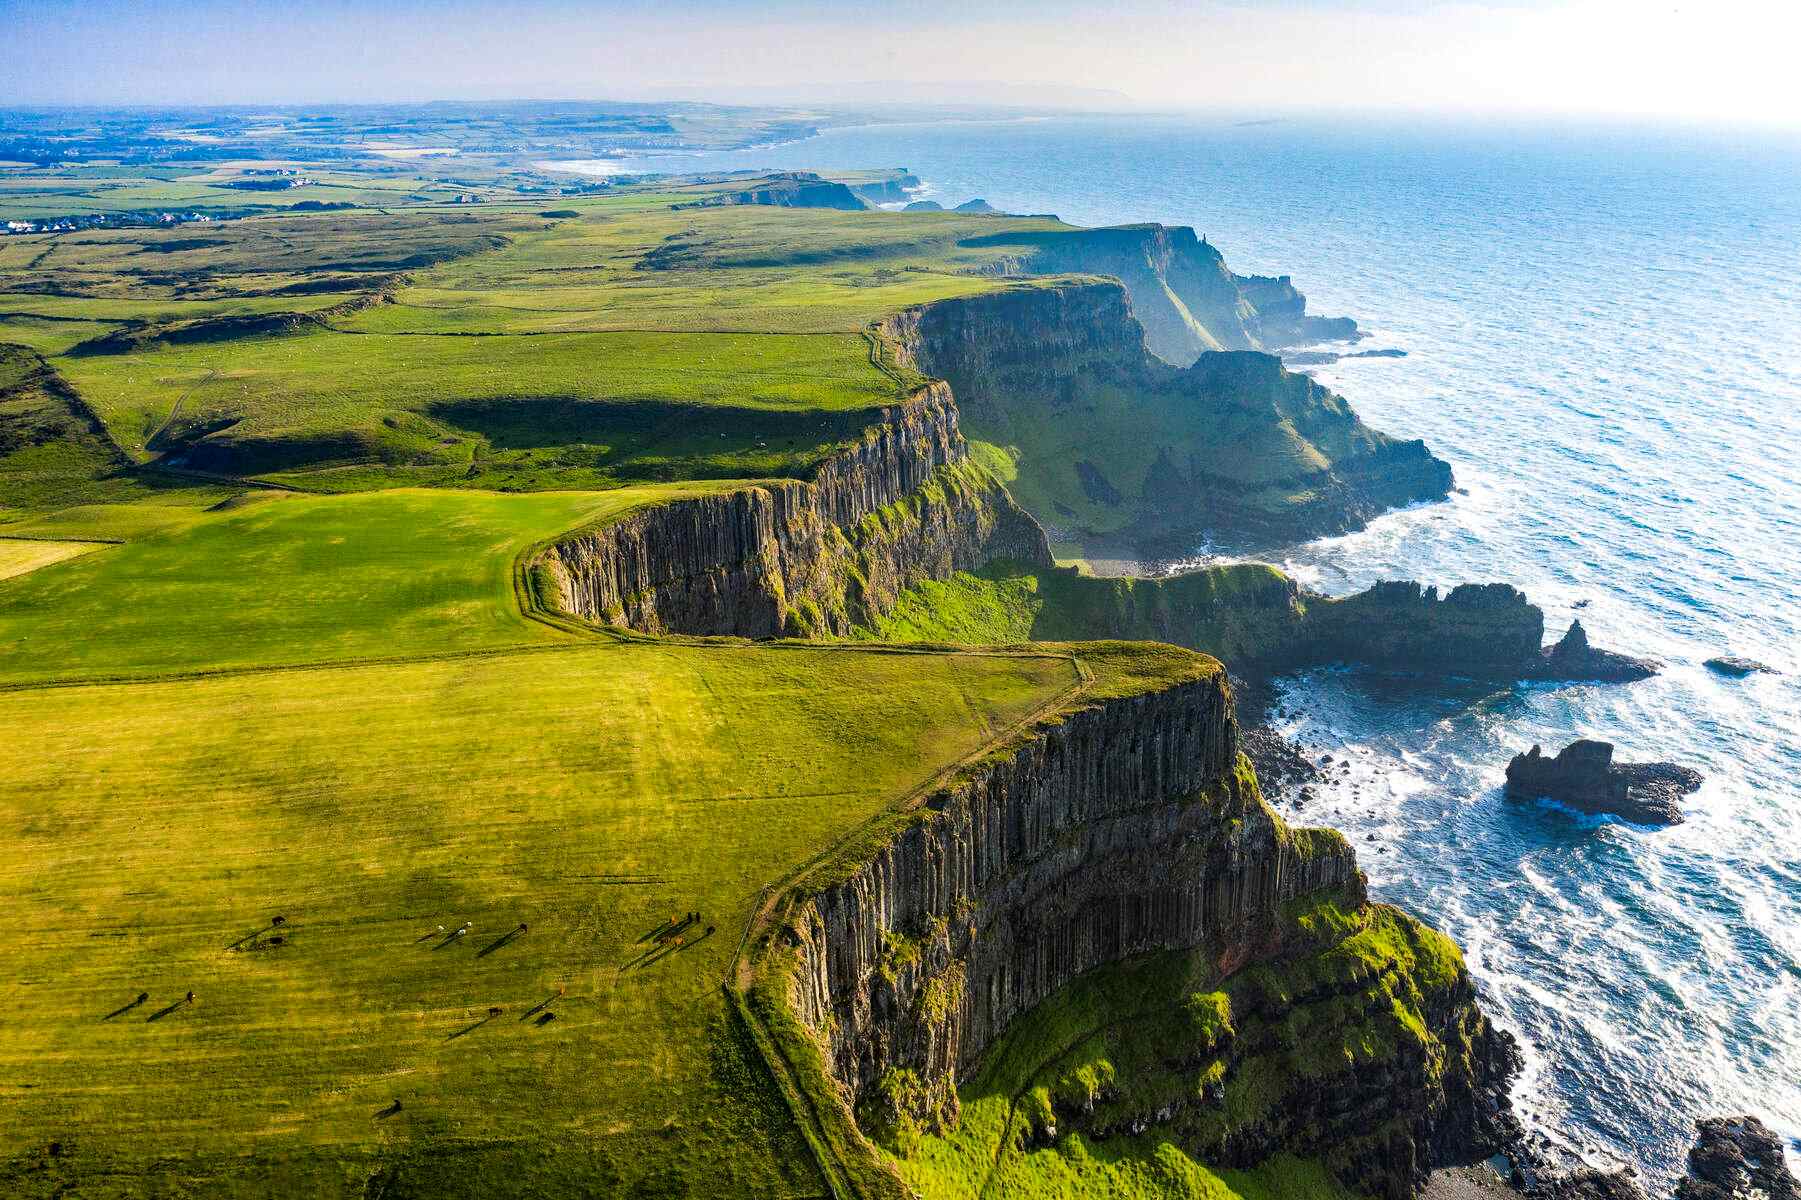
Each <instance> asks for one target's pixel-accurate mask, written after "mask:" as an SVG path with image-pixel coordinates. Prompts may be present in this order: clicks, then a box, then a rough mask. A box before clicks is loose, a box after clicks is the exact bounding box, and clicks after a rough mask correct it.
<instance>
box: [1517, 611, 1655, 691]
mask: <svg viewBox="0 0 1801 1200" xmlns="http://www.w3.org/2000/svg"><path fill="white" fill-rule="evenodd" d="M1539 658H1540V666H1539V669H1538V672H1537V675H1536V677H1537V678H1539V679H1581V680H1591V681H1594V682H1597V683H1631V682H1632V681H1633V680H1636V679H1649V678H1650V677H1651V676H1653V675H1655V674H1657V672H1658V671H1659V670H1661V669H1662V664H1661V663H1659V662H1657V661H1656V660H1655V659H1650V658H1634V657H1633V656H1631V655H1629V654H1620V653H1618V652H1616V651H1613V650H1602V649H1599V648H1597V647H1594V646H1591V645H1589V643H1588V631H1587V630H1586V629H1584V628H1582V622H1581V621H1580V620H1576V621H1571V622H1570V627H1569V629H1568V630H1567V631H1566V632H1565V633H1564V635H1563V636H1562V637H1561V638H1559V639H1558V640H1557V644H1556V645H1554V646H1549V647H1546V648H1545V650H1544V652H1543V653H1542V654H1541V655H1540V656H1539Z"/></svg>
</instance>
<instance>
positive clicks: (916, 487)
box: [538, 384, 1049, 638]
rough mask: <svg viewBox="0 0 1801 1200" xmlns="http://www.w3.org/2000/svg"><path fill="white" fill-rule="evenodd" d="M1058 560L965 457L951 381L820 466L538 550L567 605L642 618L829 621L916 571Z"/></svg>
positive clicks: (647, 624)
mask: <svg viewBox="0 0 1801 1200" xmlns="http://www.w3.org/2000/svg"><path fill="white" fill-rule="evenodd" d="M995 557H1005V558H1009V559H1013V558H1021V559H1024V560H1026V561H1033V562H1037V563H1040V564H1042V565H1047V566H1048V565H1049V552H1048V550H1047V549H1046V547H1045V544H1044V534H1043V531H1042V530H1040V529H1039V528H1038V527H1037V525H1036V524H1034V523H1033V522H1032V520H1031V518H1030V517H1028V516H1026V515H1025V514H1024V513H1023V512H1021V511H1020V510H1019V509H1018V508H1016V507H1015V506H1014V505H1013V502H1012V500H1011V498H1010V497H1009V496H1008V495H1007V492H1006V489H1005V488H1003V487H1001V486H1000V485H999V484H998V483H997V482H995V481H994V480H993V479H992V477H990V476H988V475H987V474H986V473H985V472H983V471H981V470H980V469H979V468H977V467H976V466H975V465H974V464H973V463H971V462H969V460H968V457H967V454H966V448H965V445H964V442H963V438H962V435H961V433H960V432H959V430H958V425H957V409H956V406H955V404H954V403H953V402H952V400H951V397H950V393H949V391H948V389H946V388H945V387H944V385H942V384H935V385H932V386H930V387H927V388H925V389H924V390H922V391H921V392H920V393H919V394H918V395H916V396H915V397H914V398H913V399H912V400H911V401H909V402H908V403H907V404H905V405H901V406H897V407H895V408H893V409H888V410H883V411H881V412H880V413H879V414H878V415H877V420H876V422H875V423H874V424H873V425H871V426H870V429H869V431H868V433H867V434H866V435H865V437H864V438H863V440H862V441H861V442H860V443H859V444H858V445H856V446H854V447H852V448H850V449H848V450H846V451H843V452H841V453H839V454H837V455H834V456H833V457H831V458H829V459H827V460H826V462H825V463H824V464H822V465H821V466H820V468H819V469H818V470H817V471H816V473H815V475H814V477H813V479H811V480H809V481H805V482H802V481H794V482H778V483H769V484H761V485H756V486H752V487H742V488H737V489H734V490H730V491H722V492H720V493H718V494H715V495H707V496H698V497H695V498H693V499H685V500H677V501H673V502H671V503H667V504H662V505H659V506H656V507H654V508H648V509H645V510H643V511H641V512H639V513H636V514H634V515H631V516H627V517H625V518H623V519H621V520H618V521H615V522H613V523H611V524H609V525H606V526H604V527H602V528H599V529H594V530H590V531H587V532H583V533H579V534H575V535H571V536H569V537H565V538H563V539H561V540H560V541H559V542H557V543H556V544H555V545H553V546H552V547H550V548H549V549H548V550H547V551H546V552H545V554H544V555H543V556H542V558H541V559H540V562H539V564H538V570H539V572H540V576H541V578H542V580H543V584H542V594H543V595H544V596H545V598H546V599H548V600H550V601H552V602H553V603H554V605H555V607H557V608H560V609H561V610H562V611H565V612H569V613H573V614H575V615H577V616H581V617H585V618H588V619H590V620H596V621H602V622H606V623H608V624H614V625H623V626H627V627H630V628H632V629H636V630H640V631H642V632H645V633H655V634H662V633H687V634H734V635H738V636H743V637H756V638H767V637H776V636H781V635H795V636H830V635H841V634H845V633H848V632H849V631H850V630H851V628H852V627H853V626H854V625H857V624H861V623H866V622H867V621H868V620H869V619H870V616H871V615H872V614H874V613H879V612H881V611H884V610H885V608H886V606H887V605H888V604H890V603H892V602H893V599H894V597H895V596H896V595H897V594H898V593H899V592H900V591H901V590H902V589H903V588H905V587H908V586H910V585H912V584H915V583H918V582H920V581H921V580H923V579H942V578H944V577H946V576H948V575H950V574H951V573H952V572H954V571H958V570H970V569H973V568H976V567H979V566H981V565H982V564H983V563H985V562H987V561H989V559H991V558H995Z"/></svg>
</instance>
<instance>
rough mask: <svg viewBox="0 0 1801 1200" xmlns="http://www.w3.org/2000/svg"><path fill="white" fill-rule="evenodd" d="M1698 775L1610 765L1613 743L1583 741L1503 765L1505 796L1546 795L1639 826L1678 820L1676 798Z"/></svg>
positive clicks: (1673, 768) (1671, 768)
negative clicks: (1553, 754) (1553, 752)
mask: <svg viewBox="0 0 1801 1200" xmlns="http://www.w3.org/2000/svg"><path fill="white" fill-rule="evenodd" d="M1700 786H1701V774H1700V772H1698V771H1692V770H1690V769H1689V768H1687V767H1679V766H1677V765H1676V764H1674V763H1662V762H1660V763H1615V762H1614V761H1613V743H1611V742H1595V741H1589V740H1587V739H1583V740H1580V741H1575V742H1571V743H1570V744H1569V745H1567V746H1565V747H1564V748H1563V749H1562V750H1561V751H1559V752H1558V754H1557V757H1556V758H1547V757H1546V756H1545V755H1544V753H1543V752H1542V751H1541V750H1540V749H1539V748H1538V747H1537V746H1534V747H1532V749H1531V750H1529V751H1527V752H1526V753H1525V754H1517V755H1515V756H1514V758H1513V761H1512V762H1510V763H1508V764H1507V794H1508V795H1510V796H1522V797H1529V798H1535V797H1539V796H1549V797H1550V798H1551V799H1553V800H1558V801H1561V802H1563V803H1564V804H1568V805H1570V806H1571V807H1572V808H1579V809H1581V810H1582V811H1583V812H1591V813H1611V814H1613V815H1615V816H1621V817H1625V818H1626V819H1627V820H1629V821H1636V822H1638V823H1639V824H1642V825H1676V824H1679V823H1680V822H1681V821H1682V807H1681V804H1680V801H1681V798H1682V797H1683V796H1685V795H1687V794H1688V793H1690V792H1692V791H1694V790H1695V789H1697V788H1699V787H1700Z"/></svg>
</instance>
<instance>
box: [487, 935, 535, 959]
mask: <svg viewBox="0 0 1801 1200" xmlns="http://www.w3.org/2000/svg"><path fill="white" fill-rule="evenodd" d="M524 933H525V930H523V929H509V930H508V931H507V932H505V933H503V934H501V935H500V936H499V937H497V938H495V939H494V940H493V941H491V942H489V943H488V944H487V945H486V946H483V947H482V948H481V949H480V950H477V951H476V952H475V957H477V958H486V957H488V955H490V954H492V953H494V952H495V951H496V950H504V949H506V947H508V946H510V945H512V944H513V943H514V942H515V941H517V940H518V939H519V938H520V936H521V935H523V934H524Z"/></svg>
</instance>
